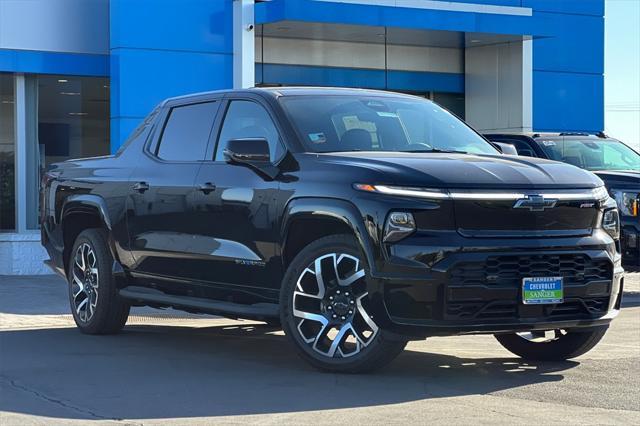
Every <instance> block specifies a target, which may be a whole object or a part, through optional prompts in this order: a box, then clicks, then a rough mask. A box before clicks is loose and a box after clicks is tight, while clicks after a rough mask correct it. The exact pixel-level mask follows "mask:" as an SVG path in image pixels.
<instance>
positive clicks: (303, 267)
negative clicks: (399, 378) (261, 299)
mask: <svg viewBox="0 0 640 426" xmlns="http://www.w3.org/2000/svg"><path fill="white" fill-rule="evenodd" d="M318 269H320V271H321V272H322V274H321V275H320V277H322V279H321V280H318V276H317V275H316V272H317V270H318ZM367 276H368V267H367V265H366V262H365V260H364V256H363V255H362V253H361V250H360V248H359V246H358V245H357V243H356V241H355V238H353V237H352V236H350V235H332V236H328V237H324V238H320V239H318V240H316V241H314V242H313V243H311V244H309V245H308V246H307V247H305V248H304V249H303V250H302V251H301V252H300V253H298V255H297V256H296V257H295V258H294V259H293V261H292V262H291V264H290V265H289V267H288V269H287V272H286V274H285V277H284V280H283V283H282V289H281V292H280V319H281V323H282V327H283V330H284V332H285V334H286V335H287V336H288V337H289V339H290V340H291V341H292V342H293V344H294V346H295V347H296V349H297V351H298V353H299V355H300V356H301V357H302V358H303V359H304V360H306V361H307V362H309V363H310V364H311V365H313V366H314V367H316V368H318V369H320V370H324V371H328V372H335V373H363V372H368V371H372V370H375V369H378V368H381V367H383V366H384V365H386V364H388V363H389V362H391V361H392V360H393V359H394V358H395V357H397V356H398V355H399V354H400V353H401V352H402V351H403V349H404V347H405V346H406V344H407V341H406V340H398V339H397V338H396V339H390V338H389V336H387V334H386V333H385V331H384V330H382V329H380V328H378V327H377V325H376V324H375V322H374V321H373V319H372V318H371V317H370V315H369V313H368V311H367V308H368V303H369V297H368V293H367V285H366V278H367ZM325 283H326V284H325ZM321 287H322V288H323V289H324V290H321V289H320V288H321Z"/></svg>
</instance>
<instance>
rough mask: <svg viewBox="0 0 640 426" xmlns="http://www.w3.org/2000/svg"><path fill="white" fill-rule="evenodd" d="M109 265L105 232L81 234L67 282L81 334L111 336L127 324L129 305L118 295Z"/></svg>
mask: <svg viewBox="0 0 640 426" xmlns="http://www.w3.org/2000/svg"><path fill="white" fill-rule="evenodd" d="M83 265H84V269H83ZM112 266H113V257H112V255H111V251H110V250H109V246H108V245H107V233H106V232H105V231H104V230H103V229H86V230H84V231H82V232H81V233H80V235H78V238H76V241H75V243H74V244H73V250H72V251H71V256H70V259H69V273H68V283H69V302H70V305H71V313H72V315H73V319H74V321H75V323H76V325H77V326H78V328H79V329H80V331H81V332H83V333H86V334H113V333H117V332H118V331H120V330H121V329H122V327H124V325H125V323H126V322H127V318H128V317H129V304H128V303H127V302H125V301H124V299H122V298H121V297H120V296H119V295H118V293H117V289H116V286H115V281H114V279H113V276H112V274H111V268H112Z"/></svg>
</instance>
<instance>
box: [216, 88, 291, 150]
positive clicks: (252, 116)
mask: <svg viewBox="0 0 640 426" xmlns="http://www.w3.org/2000/svg"><path fill="white" fill-rule="evenodd" d="M242 138H265V139H266V140H267V141H268V142H269V153H270V157H271V160H272V161H273V160H277V159H278V158H279V157H280V155H281V154H282V145H281V144H280V136H279V135H278V130H277V129H276V126H275V124H274V123H273V121H272V120H271V117H270V116H269V113H267V111H266V110H265V109H264V108H263V107H262V106H261V105H259V104H257V103H255V102H251V101H231V104H229V108H228V109H227V115H226V116H225V118H224V123H223V124H222V130H221V131H220V138H219V139H218V147H217V148H216V156H215V161H224V149H225V148H226V147H227V142H229V141H230V140H231V139H242Z"/></svg>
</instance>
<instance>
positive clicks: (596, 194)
mask: <svg viewBox="0 0 640 426" xmlns="http://www.w3.org/2000/svg"><path fill="white" fill-rule="evenodd" d="M353 187H354V188H355V189H357V190H360V191H366V192H377V193H380V194H386V195H398V196H404V197H417V198H426V199H437V200H443V199H452V200H519V199H522V198H527V197H529V196H531V195H537V196H541V197H543V198H545V199H554V200H565V201H571V200H576V201H579V200H593V201H602V200H605V199H606V198H607V197H608V194H607V190H606V189H605V188H604V187H603V186H602V187H598V188H595V189H592V190H579V191H567V192H546V191H527V192H517V191H514V192H510V191H484V192H478V191H470V190H452V191H445V190H442V189H433V188H417V187H403V186H389V185H371V184H361V183H356V184H354V185H353Z"/></svg>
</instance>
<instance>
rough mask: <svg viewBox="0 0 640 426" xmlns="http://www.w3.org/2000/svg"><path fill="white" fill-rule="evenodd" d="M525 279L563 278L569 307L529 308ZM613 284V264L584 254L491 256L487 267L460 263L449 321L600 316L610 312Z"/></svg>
mask: <svg viewBox="0 0 640 426" xmlns="http://www.w3.org/2000/svg"><path fill="white" fill-rule="evenodd" d="M525 277H563V284H564V289H565V290H564V291H565V301H564V303H561V304H557V305H539V306H533V305H526V306H523V305H522V303H520V300H521V298H522V294H521V287H522V279H523V278H525ZM612 278H613V267H612V265H611V263H610V262H609V261H607V260H593V259H591V258H590V257H588V256H586V255H580V254H555V255H519V256H518V255H505V256H490V257H488V258H487V259H486V260H485V261H483V262H464V263H459V264H457V265H455V266H454V268H453V269H452V270H451V271H450V272H449V280H448V284H447V287H448V292H447V295H448V296H447V300H446V307H445V316H446V318H447V319H449V320H470V319H476V320H500V321H504V320H516V321H517V320H518V319H521V318H523V317H547V318H551V319H564V318H576V319H578V318H590V317H594V316H599V315H602V314H604V313H606V311H607V308H608V305H609V297H608V295H609V292H610V287H609V283H610V281H611V280H612ZM603 282H604V283H603Z"/></svg>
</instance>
